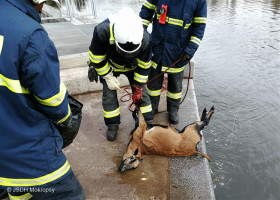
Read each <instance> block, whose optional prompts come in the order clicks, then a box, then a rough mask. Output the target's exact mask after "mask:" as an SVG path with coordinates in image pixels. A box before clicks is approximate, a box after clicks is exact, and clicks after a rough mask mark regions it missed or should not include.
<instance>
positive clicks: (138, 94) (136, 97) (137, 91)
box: [132, 85, 143, 104]
mask: <svg viewBox="0 0 280 200" xmlns="http://www.w3.org/2000/svg"><path fill="white" fill-rule="evenodd" d="M142 90H143V87H138V86H136V85H132V103H134V104H136V103H138V102H139V101H140V99H141V98H142V96H143V94H142Z"/></svg>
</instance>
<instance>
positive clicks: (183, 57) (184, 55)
mask: <svg viewBox="0 0 280 200" xmlns="http://www.w3.org/2000/svg"><path fill="white" fill-rule="evenodd" d="M179 59H181V61H190V60H191V59H192V56H190V55H189V54H188V53H187V52H185V51H183V52H182V54H181V56H180V58H179Z"/></svg>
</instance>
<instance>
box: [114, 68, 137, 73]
mask: <svg viewBox="0 0 280 200" xmlns="http://www.w3.org/2000/svg"><path fill="white" fill-rule="evenodd" d="M113 71H114V72H128V71H133V69H130V68H127V69H117V68H114V69H113Z"/></svg>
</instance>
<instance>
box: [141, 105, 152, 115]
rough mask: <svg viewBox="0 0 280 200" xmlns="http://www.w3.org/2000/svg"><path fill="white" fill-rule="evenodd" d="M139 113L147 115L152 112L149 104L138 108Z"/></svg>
mask: <svg viewBox="0 0 280 200" xmlns="http://www.w3.org/2000/svg"><path fill="white" fill-rule="evenodd" d="M140 110H141V113H148V112H152V106H151V104H150V105H148V106H144V107H140Z"/></svg>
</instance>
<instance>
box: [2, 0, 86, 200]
mask: <svg viewBox="0 0 280 200" xmlns="http://www.w3.org/2000/svg"><path fill="white" fill-rule="evenodd" d="M45 1H46V0H33V1H31V0H30V1H29V0H1V1H0V8H1V9H0V19H1V23H0V99H1V103H0V127H1V128H0V158H1V164H0V188H2V189H5V190H7V191H8V192H9V197H10V199H40V200H41V199H65V200H69V199H73V200H78V199H85V197H84V194H83V189H82V187H81V185H80V183H79V181H78V180H77V178H76V177H75V175H74V174H73V172H72V170H71V167H70V165H69V163H68V161H67V159H66V157H65V155H64V153H63V152H62V145H63V140H62V137H61V135H60V134H59V132H58V130H57V129H56V128H55V126H54V125H53V123H60V124H61V123H63V124H65V125H67V124H69V123H71V118H72V114H71V110H70V107H69V104H68V100H67V96H68V93H67V90H66V88H65V86H64V84H63V82H62V81H61V80H60V77H59V61H58V55H57V52H56V49H55V46H54V44H53V42H52V41H51V40H50V39H49V37H48V35H47V33H46V31H45V29H44V28H43V27H42V26H41V25H40V22H41V19H40V16H39V13H41V12H42V8H43V4H44V3H45ZM54 1H55V2H56V3H58V1H57V0H54ZM34 188H37V189H34ZM38 188H39V189H38ZM40 188H41V190H40ZM43 188H52V189H54V193H52V192H49V193H45V192H32V191H44V189H43Z"/></svg>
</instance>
